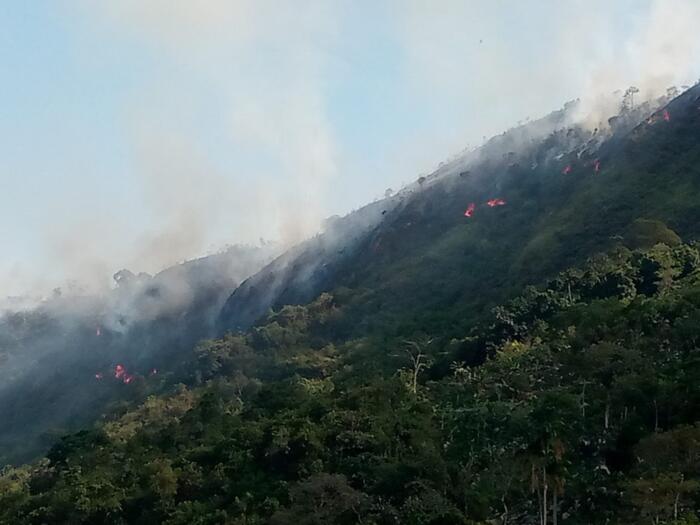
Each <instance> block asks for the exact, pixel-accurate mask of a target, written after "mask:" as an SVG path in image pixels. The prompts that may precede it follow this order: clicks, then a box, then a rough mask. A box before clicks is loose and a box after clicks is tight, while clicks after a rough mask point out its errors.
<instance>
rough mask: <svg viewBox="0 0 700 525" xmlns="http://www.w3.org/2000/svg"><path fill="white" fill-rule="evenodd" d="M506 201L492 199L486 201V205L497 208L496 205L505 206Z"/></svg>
mask: <svg viewBox="0 0 700 525" xmlns="http://www.w3.org/2000/svg"><path fill="white" fill-rule="evenodd" d="M505 205H506V201H504V200H503V199H491V200H489V201H486V206H488V207H489V208H495V207H496V206H505Z"/></svg>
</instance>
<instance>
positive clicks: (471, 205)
mask: <svg viewBox="0 0 700 525" xmlns="http://www.w3.org/2000/svg"><path fill="white" fill-rule="evenodd" d="M475 209H476V204H474V203H473V202H470V203H469V206H467V211H465V212H464V216H465V217H472V216H474V210H475Z"/></svg>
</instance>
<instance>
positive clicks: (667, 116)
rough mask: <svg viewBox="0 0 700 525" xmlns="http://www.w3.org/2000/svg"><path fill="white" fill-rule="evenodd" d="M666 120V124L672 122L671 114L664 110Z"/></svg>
mask: <svg viewBox="0 0 700 525" xmlns="http://www.w3.org/2000/svg"><path fill="white" fill-rule="evenodd" d="M664 120H665V121H666V122H670V121H671V114H670V113H669V112H668V110H667V109H664Z"/></svg>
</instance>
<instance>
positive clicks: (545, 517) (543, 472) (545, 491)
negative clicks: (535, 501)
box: [542, 467, 549, 525]
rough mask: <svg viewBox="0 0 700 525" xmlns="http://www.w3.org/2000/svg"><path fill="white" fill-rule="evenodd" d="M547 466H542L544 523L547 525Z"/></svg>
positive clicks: (543, 524)
mask: <svg viewBox="0 0 700 525" xmlns="http://www.w3.org/2000/svg"><path fill="white" fill-rule="evenodd" d="M548 488H549V487H548V486H547V467H542V525H547V489H548Z"/></svg>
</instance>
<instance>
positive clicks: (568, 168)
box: [561, 164, 571, 175]
mask: <svg viewBox="0 0 700 525" xmlns="http://www.w3.org/2000/svg"><path fill="white" fill-rule="evenodd" d="M561 172H562V173H563V174H564V175H568V174H569V173H571V165H570V164H569V165H568V166H566V167H565V168H564V169H563V170H561Z"/></svg>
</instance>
